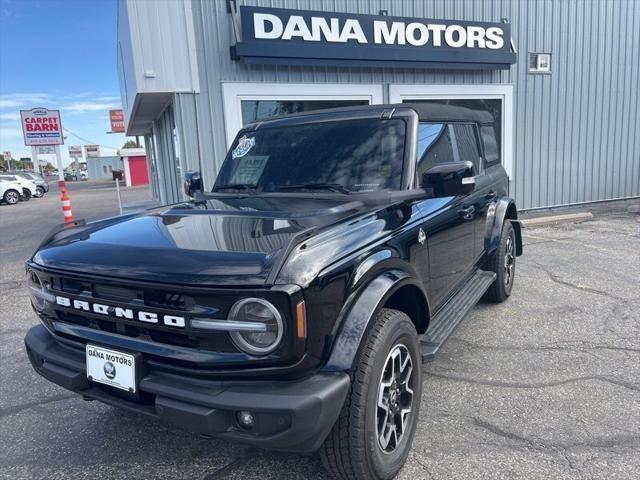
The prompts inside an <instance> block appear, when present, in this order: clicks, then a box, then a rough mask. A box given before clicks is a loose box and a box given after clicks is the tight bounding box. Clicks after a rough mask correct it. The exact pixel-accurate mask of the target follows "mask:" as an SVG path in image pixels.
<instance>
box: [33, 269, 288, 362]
mask: <svg viewBox="0 0 640 480" xmlns="http://www.w3.org/2000/svg"><path fill="white" fill-rule="evenodd" d="M38 273H39V275H41V276H42V277H44V278H43V280H44V279H46V284H47V285H49V286H50V289H51V291H52V293H54V294H55V295H62V296H65V297H67V298H70V299H72V301H73V300H84V301H87V302H89V303H90V304H95V303H102V304H103V305H107V306H109V307H110V308H115V307H116V306H118V307H121V308H124V309H131V310H132V311H133V312H134V314H133V317H134V318H116V317H115V316H114V315H113V313H110V314H109V316H106V315H101V314H98V313H95V312H93V311H80V310H77V309H73V310H72V309H71V308H70V307H65V306H64V305H55V306H54V307H55V308H54V310H52V311H51V315H50V317H49V320H57V321H59V322H63V323H66V324H73V325H80V326H83V327H88V328H91V329H95V330H100V331H103V332H108V333H115V334H118V335H124V336H127V337H130V338H134V339H139V340H144V341H150V342H155V343H158V344H164V345H171V346H176V347H185V348H191V349H197V350H203V351H208V352H212V353H218V352H219V353H221V354H226V353H236V354H237V353H238V349H237V348H236V347H235V345H234V344H233V342H232V341H231V338H230V336H229V334H228V333H227V332H215V331H209V332H207V331H202V330H197V329H192V328H191V327H190V323H189V320H190V318H192V317H198V318H203V317H204V318H216V319H223V318H227V314H228V312H229V310H230V309H231V306H232V305H233V304H234V303H235V302H236V301H238V300H239V299H240V298H244V297H246V296H256V295H260V293H263V292H260V293H258V292H254V293H251V292H246V293H244V291H235V292H230V291H227V290H224V289H207V290H195V292H196V293H194V290H193V289H188V291H184V292H181V291H180V288H179V287H176V288H175V289H169V288H166V287H165V288H158V287H157V286H155V285H154V286H149V287H147V286H140V285H127V284H126V283H125V282H122V283H118V284H115V282H109V283H107V282H96V281H95V280H92V279H87V278H81V277H61V276H55V275H54V276H51V275H45V274H44V273H42V272H38ZM267 298H268V300H269V301H271V302H272V303H273V304H274V305H275V306H276V307H277V308H278V309H279V310H280V311H282V312H283V316H284V317H286V316H287V315H286V312H288V311H289V299H288V297H287V295H286V294H284V293H275V294H271V295H270V296H268V297H267ZM140 311H147V312H154V313H157V315H158V316H159V318H160V317H161V316H163V315H178V316H181V317H184V318H185V326H184V327H178V326H170V325H165V324H162V322H158V323H148V322H143V321H140V320H139V319H138V318H137V312H140Z"/></svg>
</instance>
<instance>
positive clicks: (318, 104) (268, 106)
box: [240, 100, 369, 125]
mask: <svg viewBox="0 0 640 480" xmlns="http://www.w3.org/2000/svg"><path fill="white" fill-rule="evenodd" d="M368 104H369V102H368V101H367V100H242V101H241V102H240V105H241V109H242V124H243V125H247V124H249V123H252V122H255V121H256V120H261V119H264V118H269V117H274V116H276V115H286V114H288V113H299V112H308V111H309V110H323V109H326V108H337V107H350V106H353V105H368Z"/></svg>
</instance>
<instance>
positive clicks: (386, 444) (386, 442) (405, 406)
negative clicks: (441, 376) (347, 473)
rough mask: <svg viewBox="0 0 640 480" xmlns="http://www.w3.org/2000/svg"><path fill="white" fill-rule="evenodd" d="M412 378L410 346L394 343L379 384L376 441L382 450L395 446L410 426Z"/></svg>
mask: <svg viewBox="0 0 640 480" xmlns="http://www.w3.org/2000/svg"><path fill="white" fill-rule="evenodd" d="M413 378H414V377H413V362H412V361H411V354H410V353H409V349H408V348H407V347H406V346H405V345H403V344H401V343H400V344H397V345H396V346H394V347H393V348H392V349H391V351H390V352H389V355H387V359H386V360H385V365H384V369H383V370H382V375H381V377H380V384H379V386H378V406H377V415H376V424H377V425H376V427H377V432H378V444H379V446H380V448H381V449H382V451H383V452H384V453H392V452H394V451H395V450H396V449H397V448H398V446H399V445H400V443H401V442H402V439H403V437H404V435H405V433H406V432H407V429H408V428H409V426H410V425H411V422H410V420H411V419H410V416H411V413H412V410H413V397H414V395H413Z"/></svg>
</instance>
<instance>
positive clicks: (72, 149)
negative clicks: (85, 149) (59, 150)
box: [69, 145, 82, 180]
mask: <svg viewBox="0 0 640 480" xmlns="http://www.w3.org/2000/svg"><path fill="white" fill-rule="evenodd" d="M69 157H70V158H73V168H74V169H75V171H76V180H80V179H81V178H82V177H81V176H80V163H79V162H78V159H79V158H82V147H80V146H77V145H73V146H69Z"/></svg>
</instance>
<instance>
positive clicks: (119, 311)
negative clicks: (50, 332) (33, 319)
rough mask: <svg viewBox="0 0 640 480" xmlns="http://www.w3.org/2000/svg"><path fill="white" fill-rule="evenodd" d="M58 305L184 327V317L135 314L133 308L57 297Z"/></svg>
mask: <svg viewBox="0 0 640 480" xmlns="http://www.w3.org/2000/svg"><path fill="white" fill-rule="evenodd" d="M56 304H58V305H60V306H61V307H67V308H73V309H74V310H80V311H84V312H92V313H97V314H99V315H105V316H108V317H115V318H124V319H126V320H134V319H137V320H139V321H141V322H146V323H160V324H161V325H166V326H168V327H184V326H185V319H184V317H179V316H176V315H160V314H157V313H153V312H145V311H142V310H138V311H136V312H134V310H133V309H131V308H124V307H115V306H111V305H104V304H102V303H91V302H87V301H85V300H72V299H70V298H67V297H61V296H58V295H56Z"/></svg>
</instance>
